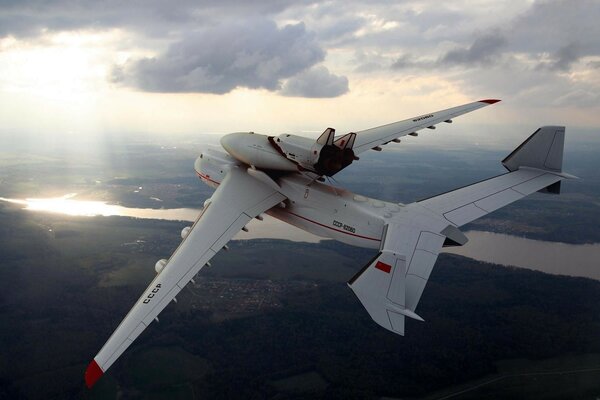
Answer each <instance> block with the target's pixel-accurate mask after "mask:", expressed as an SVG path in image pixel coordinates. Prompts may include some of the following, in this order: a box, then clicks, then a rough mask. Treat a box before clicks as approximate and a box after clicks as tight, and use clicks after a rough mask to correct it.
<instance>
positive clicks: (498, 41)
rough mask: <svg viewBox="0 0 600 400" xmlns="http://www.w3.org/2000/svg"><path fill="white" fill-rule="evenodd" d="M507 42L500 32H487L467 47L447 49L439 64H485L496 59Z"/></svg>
mask: <svg viewBox="0 0 600 400" xmlns="http://www.w3.org/2000/svg"><path fill="white" fill-rule="evenodd" d="M506 44H507V40H506V38H505V37H504V36H503V35H502V34H501V33H500V32H494V33H488V34H486V35H483V36H480V37H478V38H476V39H475V40H474V41H473V43H472V44H471V45H470V46H469V47H464V48H458V49H454V50H450V51H448V52H447V53H446V54H445V55H443V56H442V57H441V58H440V60H439V64H441V65H458V64H463V65H467V66H469V65H474V64H479V65H485V64H490V63H492V62H494V61H495V60H496V57H497V55H498V54H499V53H500V51H501V50H502V48H503V47H505V46H506Z"/></svg>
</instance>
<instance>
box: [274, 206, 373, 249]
mask: <svg viewBox="0 0 600 400" xmlns="http://www.w3.org/2000/svg"><path fill="white" fill-rule="evenodd" d="M283 211H285V212H287V213H288V214H292V215H294V216H296V217H298V218H302V219H304V220H306V221H308V222H312V223H313V224H317V225H319V226H322V227H323V228H327V229H331V230H332V231H336V232H339V233H345V234H346V235H350V236H356V237H359V238H361V239H367V240H375V241H376V242H381V239H375V238H370V237H368V236H362V235H357V234H355V233H350V232H345V231H342V230H339V229H335V228H332V227H331V226H327V225H325V224H322V223H320V222H317V221H313V220H312V219H308V218H306V217H303V216H302V215H298V214H296V213H293V212H291V211H288V210H283Z"/></svg>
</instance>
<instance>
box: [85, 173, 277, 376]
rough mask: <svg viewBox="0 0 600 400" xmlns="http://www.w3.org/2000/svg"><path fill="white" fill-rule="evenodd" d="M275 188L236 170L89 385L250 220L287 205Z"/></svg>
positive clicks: (94, 368)
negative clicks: (283, 203)
mask: <svg viewBox="0 0 600 400" xmlns="http://www.w3.org/2000/svg"><path fill="white" fill-rule="evenodd" d="M284 199H285V196H283V195H282V194H280V193H279V192H277V190H276V189H275V188H272V187H270V186H267V185H265V184H264V183H262V182H259V181H258V180H257V179H255V178H253V177H252V176H250V175H249V174H248V173H246V171H245V170H242V169H239V168H232V169H231V171H230V172H229V173H228V174H227V176H226V177H225V178H224V179H223V181H222V182H221V184H220V185H219V187H218V188H217V190H216V191H215V193H214V194H213V196H212V197H211V201H210V203H208V204H207V205H206V206H205V207H204V210H203V211H202V213H201V214H200V216H199V217H198V219H197V220H196V222H195V223H194V225H193V226H192V229H191V231H190V232H189V234H188V236H187V237H186V238H185V239H184V240H183V242H182V243H181V244H180V245H179V247H178V248H177V250H175V253H173V255H172V256H171V258H170V259H169V261H168V263H167V265H166V266H165V267H164V268H163V269H162V271H161V272H160V273H159V274H158V275H157V276H156V278H154V280H153V281H152V283H150V285H149V286H148V288H147V289H146V290H145V291H144V293H143V294H142V296H141V297H140V298H139V300H138V301H137V302H136V303H135V305H134V306H133V308H132V309H131V311H129V313H128V314H127V316H126V317H125V318H124V319H123V321H122V322H121V324H120V325H119V326H118V327H117V329H116V330H115V331H114V333H113V334H112V336H111V337H110V338H109V339H108V341H107V342H106V344H105V345H104V346H103V347H102V349H101V350H100V352H99V353H98V354H97V355H96V357H94V359H93V360H92V362H91V363H90V364H89V366H88V368H87V370H86V372H85V381H86V384H87V386H88V387H91V386H93V385H94V383H95V382H96V381H97V380H98V379H99V378H100V376H102V374H103V373H104V372H105V371H106V370H107V369H108V368H109V367H110V366H111V365H112V364H113V363H114V362H115V360H116V359H117V358H118V357H119V356H120V355H121V354H122V353H123V352H124V351H125V349H127V348H128V347H129V345H131V343H132V342H133V341H134V340H135V339H136V338H137V337H138V336H139V335H140V333H142V332H143V331H144V329H146V327H147V326H148V325H150V323H151V322H152V321H153V320H154V319H155V318H156V317H157V316H158V314H159V313H160V312H161V311H162V310H163V309H164V308H165V307H166V306H167V305H168V304H169V303H170V302H171V300H173V299H174V297H175V295H177V293H179V291H180V290H181V289H183V287H185V285H187V283H188V282H189V281H190V280H191V279H192V278H193V277H194V276H195V275H196V274H197V273H198V271H200V269H202V267H204V265H206V263H207V262H208V261H209V260H210V259H211V258H212V257H213V256H214V255H215V254H216V253H217V252H218V251H219V250H221V249H222V248H223V246H224V245H225V244H226V243H227V242H228V241H229V240H230V239H231V238H232V237H233V236H234V235H235V234H236V233H237V232H239V231H240V230H241V229H242V228H243V227H244V226H245V225H246V224H247V223H248V222H249V221H250V220H252V219H253V218H254V217H256V216H257V215H259V214H261V213H262V212H264V211H266V210H268V209H270V208H271V207H273V206H274V205H276V204H278V203H279V202H281V201H283V200H284Z"/></svg>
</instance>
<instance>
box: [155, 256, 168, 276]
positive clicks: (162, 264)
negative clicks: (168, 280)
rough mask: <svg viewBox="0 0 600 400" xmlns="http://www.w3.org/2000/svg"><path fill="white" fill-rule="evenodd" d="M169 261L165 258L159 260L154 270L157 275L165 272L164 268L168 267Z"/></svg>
mask: <svg viewBox="0 0 600 400" xmlns="http://www.w3.org/2000/svg"><path fill="white" fill-rule="evenodd" d="M167 263H168V261H167V260H165V259H164V258H163V259H161V260H158V261H157V262H156V264H155V265H154V270H155V271H156V273H157V274H160V271H162V270H163V268H165V267H166V266H167Z"/></svg>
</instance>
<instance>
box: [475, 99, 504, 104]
mask: <svg viewBox="0 0 600 400" xmlns="http://www.w3.org/2000/svg"><path fill="white" fill-rule="evenodd" d="M499 101H501V100H497V99H485V100H479V103H488V104H494V103H497V102H499Z"/></svg>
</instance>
